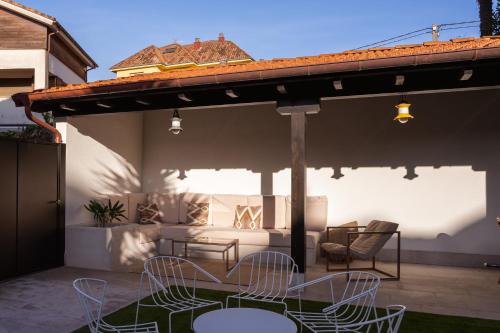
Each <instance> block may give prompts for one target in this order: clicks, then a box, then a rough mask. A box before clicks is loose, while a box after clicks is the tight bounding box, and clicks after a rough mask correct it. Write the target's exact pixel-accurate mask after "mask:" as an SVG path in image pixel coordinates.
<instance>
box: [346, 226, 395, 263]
mask: <svg viewBox="0 0 500 333" xmlns="http://www.w3.org/2000/svg"><path fill="white" fill-rule="evenodd" d="M398 226H399V224H397V223H393V222H386V221H377V220H373V221H371V222H370V223H369V224H368V225H367V226H366V228H365V230H364V231H367V232H373V231H376V232H394V231H396V230H398ZM391 237H392V234H361V235H359V237H357V238H356V240H355V241H354V242H352V244H351V248H352V249H353V250H355V251H356V252H358V253H359V254H363V255H364V256H365V257H367V258H370V257H373V256H375V255H376V254H377V253H378V252H379V251H380V250H381V249H382V248H383V247H384V245H385V243H387V241H388V240H389V239H390V238H391Z"/></svg>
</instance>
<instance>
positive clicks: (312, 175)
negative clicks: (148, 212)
mask: <svg viewBox="0 0 500 333" xmlns="http://www.w3.org/2000/svg"><path fill="white" fill-rule="evenodd" d="M409 101H410V102H411V103H413V106H412V110H413V113H414V115H415V119H414V120H413V121H412V122H410V123H408V124H406V125H401V124H398V123H395V122H393V120H392V118H393V117H394V112H395V109H394V105H395V104H397V103H398V102H399V100H398V98H370V99H357V100H337V101H327V102H324V103H323V104H322V110H321V112H320V114H318V115H314V116H310V117H309V118H308V130H307V137H308V142H307V147H308V151H307V155H308V157H307V158H308V166H309V169H308V193H309V194H310V195H327V196H328V199H329V216H328V223H329V224H330V225H336V224H340V223H344V222H348V221H351V220H358V221H359V222H360V223H361V224H366V223H368V222H369V221H370V220H372V219H385V220H390V221H395V222H397V223H399V224H400V225H401V227H400V229H401V231H402V234H403V238H404V239H403V247H404V249H406V250H418V251H429V252H433V251H438V252H453V253H464V254H480V255H500V247H499V246H498V237H499V233H500V230H498V227H497V225H496V222H495V217H496V216H497V215H499V213H500V211H499V208H500V207H499V206H500V153H499V149H498V147H499V146H500V132H498V129H497V126H495V124H498V120H499V118H500V116H499V115H498V114H497V113H496V112H495V111H496V110H497V105H498V102H499V94H498V92H497V91H490V92H467V93H464V92H462V93H449V94H438V95H426V96H410V97H409ZM181 116H182V118H183V127H184V132H183V133H182V134H181V135H178V136H174V135H171V134H170V133H168V131H167V129H168V127H169V118H170V117H171V112H170V111H151V112H147V113H146V114H145V118H144V152H143V174H142V180H143V190H144V191H199V192H208V193H241V194H255V193H264V194H269V193H274V194H289V193H290V170H289V167H290V153H289V149H290V145H289V136H290V132H289V118H287V117H282V116H279V115H278V114H277V113H276V112H275V109H274V107H272V106H264V107H262V106H260V107H240V108H221V109H214V110H189V111H181ZM334 169H335V170H336V171H335V173H334ZM338 170H340V171H341V173H342V174H343V176H342V177H339V173H338ZM407 170H409V172H408V171H407Z"/></svg>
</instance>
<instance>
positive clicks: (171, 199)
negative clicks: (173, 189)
mask: <svg viewBox="0 0 500 333" xmlns="http://www.w3.org/2000/svg"><path fill="white" fill-rule="evenodd" d="M147 201H148V202H150V203H155V204H156V205H157V206H158V208H159V210H160V217H161V221H162V222H163V223H177V222H179V194H176V193H149V194H148V196H147Z"/></svg>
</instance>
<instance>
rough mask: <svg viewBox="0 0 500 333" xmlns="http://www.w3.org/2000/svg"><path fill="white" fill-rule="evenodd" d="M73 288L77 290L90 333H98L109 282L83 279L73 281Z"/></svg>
mask: <svg viewBox="0 0 500 333" xmlns="http://www.w3.org/2000/svg"><path fill="white" fill-rule="evenodd" d="M73 287H74V288H75V290H76V294H77V296H78V300H79V301H80V305H81V306H82V309H83V312H84V314H85V319H86V321H87V325H88V326H89V329H90V332H92V333H97V332H98V330H99V324H100V323H101V311H102V304H103V302H104V293H105V292H106V287H107V282H106V281H104V280H100V279H90V278H81V279H77V280H75V281H73Z"/></svg>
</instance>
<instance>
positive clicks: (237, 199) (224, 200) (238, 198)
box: [211, 194, 262, 228]
mask: <svg viewBox="0 0 500 333" xmlns="http://www.w3.org/2000/svg"><path fill="white" fill-rule="evenodd" d="M258 197H260V196H248V195H233V194H214V195H212V207H211V211H212V224H213V225H214V226H216V227H228V228H230V227H232V226H233V225H234V217H235V212H236V206H238V205H240V206H249V205H251V204H252V205H254V204H259V198H258ZM260 204H262V201H260Z"/></svg>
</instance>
